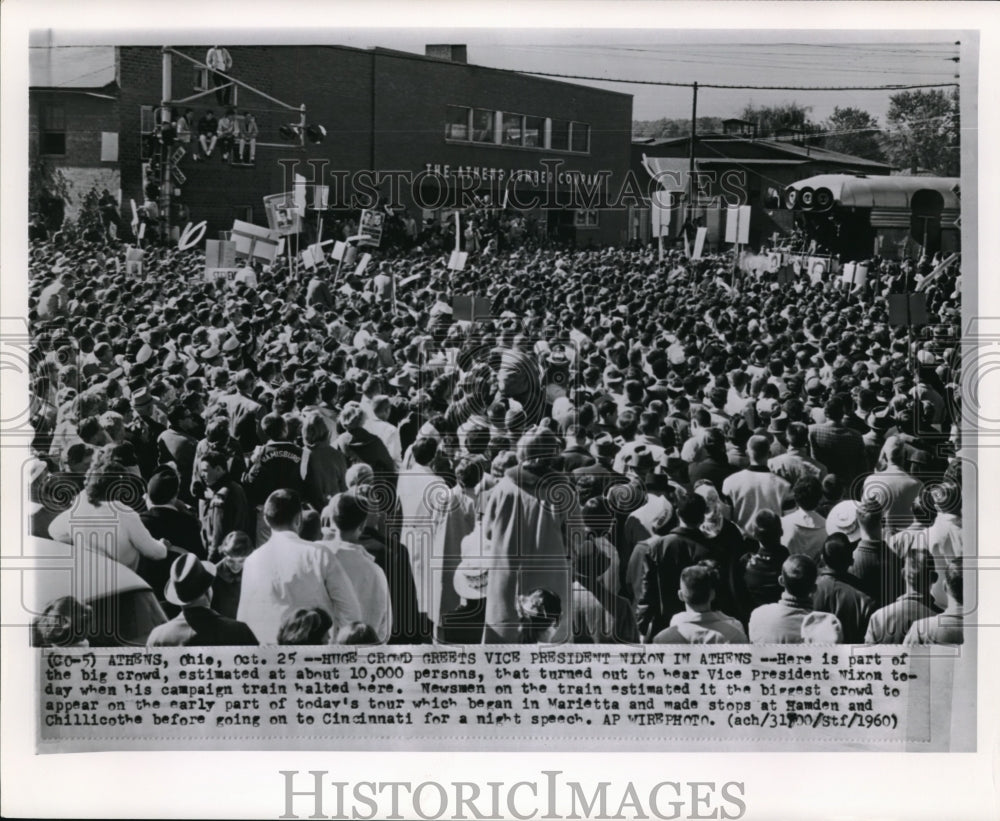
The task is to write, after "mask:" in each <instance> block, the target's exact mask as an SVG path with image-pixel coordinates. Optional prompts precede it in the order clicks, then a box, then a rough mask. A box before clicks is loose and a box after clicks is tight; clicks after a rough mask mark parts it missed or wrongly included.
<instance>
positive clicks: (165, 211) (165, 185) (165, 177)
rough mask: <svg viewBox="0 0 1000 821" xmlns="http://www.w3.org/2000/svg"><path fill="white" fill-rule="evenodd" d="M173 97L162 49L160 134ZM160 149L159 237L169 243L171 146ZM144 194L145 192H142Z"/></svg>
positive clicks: (170, 67)
mask: <svg viewBox="0 0 1000 821" xmlns="http://www.w3.org/2000/svg"><path fill="white" fill-rule="evenodd" d="M172 96H173V61H172V60H171V58H170V49H169V47H168V46H164V47H163V85H162V88H161V90H160V98H161V99H160V129H161V131H160V133H161V134H162V133H163V129H164V128H165V127H166V126H168V125H170V116H171V111H170V99H171V97H172ZM159 143H160V145H159V149H160V203H159V204H160V236H161V239H163V240H164V241H166V242H169V241H170V192H171V190H172V187H173V184H174V181H173V179H172V177H171V174H170V152H171V146H168V145H165V144H164V142H163V140H160V141H159ZM143 193H145V192H143Z"/></svg>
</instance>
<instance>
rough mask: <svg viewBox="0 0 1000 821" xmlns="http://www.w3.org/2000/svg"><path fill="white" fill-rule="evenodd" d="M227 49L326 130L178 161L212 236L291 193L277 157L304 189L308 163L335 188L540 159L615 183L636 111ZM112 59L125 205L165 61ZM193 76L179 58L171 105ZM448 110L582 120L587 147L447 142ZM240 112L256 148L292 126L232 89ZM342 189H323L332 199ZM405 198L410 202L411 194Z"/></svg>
mask: <svg viewBox="0 0 1000 821" xmlns="http://www.w3.org/2000/svg"><path fill="white" fill-rule="evenodd" d="M178 50H179V51H182V52H184V53H187V54H190V55H191V56H193V57H195V58H196V59H198V60H204V58H205V49H204V48H203V47H198V48H178ZM229 51H230V54H231V55H232V58H233V69H232V74H233V75H234V76H235V77H238V78H239V79H240V80H243V81H244V82H247V83H249V84H250V85H252V86H255V87H256V88H259V89H261V90H262V91H264V92H266V93H267V94H268V95H270V96H272V97H275V98H277V99H279V100H283V101H285V102H287V103H290V104H293V105H298V104H301V103H304V104H305V105H306V107H307V111H308V118H307V119H308V122H309V123H316V124H321V125H323V126H325V128H326V130H327V135H326V138H325V139H324V141H323V143H322V144H320V145H309V144H307V145H306V146H305V147H304V148H301V147H299V146H298V145H291V144H288V145H287V146H284V147H281V148H266V147H263V146H258V149H257V164H256V167H254V168H246V167H239V166H235V167H234V166H231V165H228V164H224V163H223V162H222V161H221V159H220V158H219V157H218V156H214V157H213V158H212V159H211V160H210V161H209V162H202V163H195V162H194V161H193V159H192V158H191V156H190V155H188V156H186V157H185V158H183V159H182V160H181V162H180V169H181V171H182V172H183V173H184V174H185V175H186V177H187V180H186V182H185V183H184V184H183V185H182V186H181V190H182V193H181V195H180V197H179V200H180V201H182V202H184V203H185V204H186V205H187V206H188V208H189V210H190V218H191V219H192V220H195V221H198V220H201V219H206V220H208V222H209V228H210V230H211V231H212V232H214V231H217V230H223V229H225V228H228V227H230V226H231V224H232V220H233V219H234V218H235V217H239V218H243V216H244V213H243V212H244V209H245V207H246V206H250V207H251V208H252V218H253V220H254V221H255V222H257V223H260V224H264V223H265V215H264V209H263V204H262V202H261V197H262V196H264V195H265V194H269V193H277V192H279V191H282V190H289V189H290V187H291V182H290V179H289V180H287V181H286V180H285V177H286V175H287V174H288V172H287V171H286V168H285V167H283V166H282V165H281V164H280V163H279V160H287V161H294V160H298V161H299V162H300V165H299V167H298V169H297V170H298V172H299V173H302V174H304V175H305V176H306V178H307V180H309V181H310V182H312V181H313V179H314V174H315V169H314V168H310V166H309V165H308V162H307V161H308V160H310V159H312V160H315V161H316V162H317V163H319V162H322V161H326V162H327V166H326V169H325V174H326V176H325V179H324V182H326V183H327V184H331V185H334V184H337V185H340V183H341V179H342V178H337V177H335V176H334V175H333V172H346V173H347V174H348V175H353V174H355V173H356V172H359V171H365V170H376V171H390V170H391V171H405V172H408V173H409V174H411V175H413V174H416V173H417V172H420V171H423V170H424V169H425V167H426V166H427V165H428V164H431V165H432V166H433V165H440V166H442V173H443V167H444V166H448V167H449V169H456V168H458V167H462V166H466V167H472V166H475V167H477V168H492V169H504V170H508V171H509V170H511V169H529V170H530V169H539V170H544V166H542V165H541V164H540V160H541V159H543V158H548V159H550V160H563V161H564V165H563V166H561V168H560V170H567V169H568V170H573V171H578V172H580V173H586V174H594V173H596V172H597V171H599V170H601V169H604V168H607V169H608V170H610V171H611V172H612V177H613V180H614V181H615V182H614V183H613V184H617V181H618V180H621V179H622V178H623V177H624V176H625V174H626V173H627V172H628V167H629V158H630V144H631V118H632V109H631V98H630V97H628V96H626V95H620V94H611V93H608V92H602V91H599V90H596V89H589V88H584V87H577V86H572V85H568V84H564V83H553V82H550V81H546V80H541V79H536V78H530V77H524V76H523V75H517V74H514V73H511V72H498V71H493V70H489V69H483V68H481V67H477V66H468V65H463V64H457V63H449V62H446V61H437V60H426V59H423V58H420V57H410V56H406V55H400V54H398V53H391V52H385V51H381V50H377V51H374V52H373V51H359V50H354V49H348V48H342V47H337V46H309V47H273V46H269V47H266V48H265V47H233V48H230V49H229ZM119 60H120V77H121V87H122V91H121V106H120V110H121V124H120V128H121V135H122V136H121V147H120V151H121V159H122V185H123V188H124V191H125V198H126V200H127V199H128V198H135V199H136V200H137V201H140V200H141V198H142V172H141V165H142V163H141V162H140V151H139V146H140V107H141V106H143V105H154V106H155V105H157V104H158V103H159V100H160V96H161V77H162V55H161V52H160V50H159V49H157V48H149V47H129V48H122V49H120V51H119ZM193 77H194V67H193V66H192V65H191V64H190V63H188V62H187V61H185V60H183V59H182V58H180V57H178V56H176V55H175V56H174V57H173V59H172V78H173V97H174V99H180V98H183V97H186V96H190V95H191V94H194V93H195V91H194V90H193V87H192V86H193ZM449 103H452V104H456V105H470V106H477V107H483V108H495V109H497V110H509V111H512V112H517V113H525V114H537V115H539V116H549V117H555V118H561V119H570V120H577V121H583V122H587V123H588V124H589V125H590V126H591V137H590V140H591V143H590V146H591V150H590V152H589V154H570V153H561V152H545V151H538V150H533V149H520V148H508V147H500V146H485V145H482V144H468V145H463V144H457V143H454V142H449V141H447V140H446V139H445V119H446V108H445V107H446V106H447V105H448V104H449ZM190 105H191V107H192V108H194V109H195V111H196V119H197V117H199V116H201V114H202V113H203V111H204V109H205V108H206V107H212V108H213V109H215V110H216V114H217V116H218V114H220V113H221V111H220V107H219V106H218V105H217V103H216V99H215V96H214V95H209V96H206V97H202V98H201V99H199V100H196V101H194V102H192V103H190ZM236 107H237V110H238V112H239V113H242V111H244V110H245V109H250V110H254V111H255V114H256V116H257V121H258V125H259V126H260V131H261V135H260V137H259V138H258V139H259V141H260V142H282V140H281V138H280V137H279V136H278V133H277V131H278V127H279V126H280V125H282V124H283V123H288V122H297V121H298V113H297V112H284V111H278V110H276V109H277V108H278V106H276V105H275V103H273V102H270V101H267V100H263V99H261V98H260V97H258V96H257V95H254V94H252V93H250V92H248V91H246V90H245V89H239V90H238V104H237V106H236ZM377 182H378V181H377V179H376V180H373V181H372V180H369V181H365V183H364V187H365V188H367V189H368V190H369V191H372V190H373V189H376V188H377V189H378V191H379V192H380V193H381V194H382V195H383V196H384V197H387V196H388V194H389V184H388V182H383V184H382V185H380V186H379V185H377V184H373V183H377ZM452 182H454V180H452ZM407 188H408V186H407ZM529 188H530V186H529ZM519 190H521V189H519ZM220 192H221V193H222V196H220ZM338 193H341V192H339V191H331V200H335V199H336V198H337V194H338ZM360 193H364V191H363V190H362V191H360ZM406 193H407V194H409V192H408V191H407V192H406ZM539 193H541V192H539ZM407 200H409V201H407ZM403 201H404V204H410V202H412V197H407V198H404V199H403ZM625 217H626V215H625V212H624V210H622V211H621V212H620V213H614V212H612V213H609V214H607V215H605V214H602V215H601V217H600V218H599V225H598V226H597V227H596V228H590V229H581V231H580V235H581V236H580V237H579V239H580V240H581V241H584V235H585V236H586V238H587V239H595V240H597V241H600V242H605V243H617V242H621V241H623V240H624V238H625V227H626V218H625Z"/></svg>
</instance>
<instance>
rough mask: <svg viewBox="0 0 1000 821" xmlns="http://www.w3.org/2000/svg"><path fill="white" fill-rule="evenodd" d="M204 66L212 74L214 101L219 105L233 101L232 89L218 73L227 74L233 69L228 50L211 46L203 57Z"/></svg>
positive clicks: (227, 81)
mask: <svg viewBox="0 0 1000 821" xmlns="http://www.w3.org/2000/svg"><path fill="white" fill-rule="evenodd" d="M205 65H207V66H208V68H209V69H210V70H211V72H212V85H213V86H215V99H216V100H217V101H218V103H219V105H229V104H230V103H231V102H232V99H233V87H232V85H231V84H230V83H229V80H227V79H226V78H225V77H223V76H221V75H220V74H219V72H220V71H221V72H224V73H227V74H228V73H229V70H230V69H231V68H232V67H233V58H232V56H231V55H230V54H229V50H228V49H226V48H222V47H221V46H212V47H211V48H210V49H209V50H208V52H207V53H206V55H205Z"/></svg>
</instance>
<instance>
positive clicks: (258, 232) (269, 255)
mask: <svg viewBox="0 0 1000 821" xmlns="http://www.w3.org/2000/svg"><path fill="white" fill-rule="evenodd" d="M230 236H231V237H232V241H233V242H234V243H235V246H236V255H237V256H238V257H255V258H257V259H261V260H263V261H264V262H267V263H272V262H274V258H275V257H276V256H277V255H278V254H280V253H281V247H282V241H283V239H284V238H283V237H279V236H278V234H277V232H275V231H272V230H271V229H270V228H264V227H263V226H261V225H254V224H253V223H252V222H243V220H234V221H233V230H232V231H231V232H230Z"/></svg>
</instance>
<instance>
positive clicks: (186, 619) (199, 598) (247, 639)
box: [146, 553, 258, 647]
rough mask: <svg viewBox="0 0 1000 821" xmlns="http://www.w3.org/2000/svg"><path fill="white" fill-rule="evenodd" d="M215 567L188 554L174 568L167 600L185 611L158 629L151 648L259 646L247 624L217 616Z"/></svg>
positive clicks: (148, 644)
mask: <svg viewBox="0 0 1000 821" xmlns="http://www.w3.org/2000/svg"><path fill="white" fill-rule="evenodd" d="M214 580H215V567H213V566H212V565H210V564H208V563H207V562H203V561H201V559H199V558H198V557H197V556H195V555H193V554H191V553H187V554H185V555H183V556H181V557H180V558H178V559H177V560H176V561H175V562H174V563H173V566H171V568H170V581H169V582H167V588H166V591H165V592H164V597H165V598H166V600H167V601H168V602H170V603H171V604H176V605H177V606H179V607H180V608H181V612H180V613H179V614H178V615H177V616H176V617H175V618H173V619H171V620H170V621H168V622H166V623H165V624H161V625H160V626H159V627H156V628H154V630H153V632H151V633H150V634H149V638H148V639H147V641H146V644H147V646H149V647H227V646H236V647H239V646H246V645H256V644H258V642H257V637H256V636H255V635H254V634H253V631H252V630H251V629H250V628H249V627H248V626H247V625H246V624H244V623H243V622H241V621H237V620H236V619H229V618H226V617H225V616H223V615H220V614H219V613H216V612H215V611H214V610H213V609H212V607H211V604H212V582H213V581H214Z"/></svg>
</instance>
